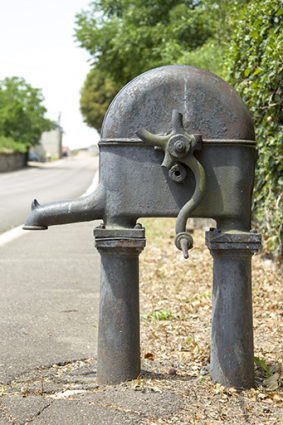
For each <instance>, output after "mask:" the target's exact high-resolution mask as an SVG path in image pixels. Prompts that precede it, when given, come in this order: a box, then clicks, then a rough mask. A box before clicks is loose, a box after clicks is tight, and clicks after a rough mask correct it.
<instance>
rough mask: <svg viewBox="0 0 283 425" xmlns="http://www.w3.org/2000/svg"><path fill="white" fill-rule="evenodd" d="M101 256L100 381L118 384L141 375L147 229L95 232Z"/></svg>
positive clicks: (98, 379)
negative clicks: (143, 256) (141, 269)
mask: <svg viewBox="0 0 283 425" xmlns="http://www.w3.org/2000/svg"><path fill="white" fill-rule="evenodd" d="M94 234H95V245H96V247H97V248H98V251H99V253H100V255H101V284H100V304H99V325H98V363H97V381H98V383H99V384H104V385H105V384H117V383H120V382H124V381H127V380H130V379H136V378H137V376H138V375H139V373H140V314H139V258H138V257H139V254H140V252H141V251H142V249H143V247H144V246H145V238H144V229H132V230H127V229H123V230H115V229H114V230H113V229H111V230H110V229H109V230H108V229H101V228H98V229H95V230H94Z"/></svg>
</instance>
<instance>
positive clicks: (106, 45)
mask: <svg viewBox="0 0 283 425" xmlns="http://www.w3.org/2000/svg"><path fill="white" fill-rule="evenodd" d="M90 7H91V9H90V10H89V11H83V12H81V13H80V14H77V16H76V29H75V35H76V38H77V40H78V42H79V43H80V46H81V47H84V48H85V49H87V50H88V52H89V53H90V54H91V55H92V57H93V59H94V64H95V67H97V68H99V70H100V71H102V72H103V73H105V74H106V75H108V76H110V77H111V78H112V79H113V81H115V83H116V84H118V85H124V84H126V83H127V82H128V81H130V80H131V79H133V78H134V77H136V76H137V75H139V74H141V73H142V72H144V71H147V70H149V69H152V68H155V67H157V66H160V65H168V64H172V63H176V62H177V61H178V59H179V58H180V57H181V56H182V54H183V52H184V51H188V50H193V49H196V48H198V47H200V46H202V45H203V44H204V43H205V42H206V41H207V40H208V38H209V37H211V36H212V35H213V29H212V28H211V26H210V25H209V24H208V20H207V16H206V14H205V13H204V10H203V8H202V7H201V2H200V1H197V0H166V1H160V0H147V1H144V0H131V1H130V0H119V1H118V0H116V1H112V0H97V1H93V2H91V3H90Z"/></svg>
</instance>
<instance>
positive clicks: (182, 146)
mask: <svg viewBox="0 0 283 425" xmlns="http://www.w3.org/2000/svg"><path fill="white" fill-rule="evenodd" d="M174 146H175V149H176V151H177V152H180V153H182V152H184V151H185V150H186V145H185V143H184V142H183V141H182V140H177V141H176V142H175V145H174Z"/></svg>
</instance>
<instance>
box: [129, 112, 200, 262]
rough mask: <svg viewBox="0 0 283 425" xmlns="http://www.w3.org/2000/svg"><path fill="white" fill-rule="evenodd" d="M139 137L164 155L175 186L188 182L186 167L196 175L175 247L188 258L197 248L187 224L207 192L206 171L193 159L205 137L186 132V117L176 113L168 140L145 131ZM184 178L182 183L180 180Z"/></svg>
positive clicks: (177, 231) (178, 229)
mask: <svg viewBox="0 0 283 425" xmlns="http://www.w3.org/2000/svg"><path fill="white" fill-rule="evenodd" d="M136 134H137V136H139V137H140V138H141V139H142V140H144V141H145V142H147V143H149V144H150V145H152V146H154V147H159V148H161V149H162V150H163V151H164V159H163V162H162V164H161V167H164V168H168V169H169V173H168V175H169V177H170V178H171V179H172V180H173V181H174V182H177V183H180V182H181V181H184V179H185V177H186V175H187V173H186V169H185V168H184V165H186V166H187V167H188V168H189V169H190V170H191V171H192V173H193V175H194V179H195V190H194V193H193V195H192V196H191V198H190V199H189V200H188V201H187V202H186V204H185V205H184V206H183V207H182V208H181V210H180V212H179V214H178V216H177V221H176V238H175V246H176V247H177V248H178V249H180V250H181V251H183V255H184V258H188V250H189V249H191V248H192V246H193V244H192V242H191V239H192V237H191V235H189V234H187V233H186V224H187V220H188V218H189V217H190V215H191V213H192V212H193V211H194V210H195V209H196V207H197V206H198V205H199V204H200V203H201V201H202V200H203V197H204V194H205V189H206V177H205V172H204V169H203V167H202V165H201V164H200V163H199V162H198V161H197V160H196V158H195V157H194V155H193V154H194V151H195V150H200V149H201V147H202V145H201V135H198V137H195V136H194V135H192V134H188V133H187V132H186V131H185V129H184V124H183V115H182V114H180V112H178V111H176V110H175V109H174V110H173V113H172V131H171V132H170V133H169V134H167V135H166V136H162V135H156V134H152V133H150V132H149V131H147V130H146V129H144V128H142V129H140V130H138V131H137V132H136ZM176 167H177V169H176ZM181 167H182V168H181ZM172 169H173V171H172ZM180 170H181V171H180ZM181 176H182V179H181V178H178V177H181Z"/></svg>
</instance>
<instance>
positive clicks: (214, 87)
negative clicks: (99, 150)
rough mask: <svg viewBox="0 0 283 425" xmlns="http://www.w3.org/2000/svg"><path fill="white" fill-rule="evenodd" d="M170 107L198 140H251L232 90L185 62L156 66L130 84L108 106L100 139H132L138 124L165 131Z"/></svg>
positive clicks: (249, 124) (244, 112) (244, 109)
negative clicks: (197, 135)
mask: <svg viewBox="0 0 283 425" xmlns="http://www.w3.org/2000/svg"><path fill="white" fill-rule="evenodd" d="M173 109H176V110H177V111H179V112H180V113H181V114H183V117H184V126H185V128H186V131H188V132H189V133H192V134H196V133H199V134H201V135H202V137H203V139H206V140H211V139H212V140H213V139H218V141H219V139H226V140H227V139H230V140H233V139H234V140H243V141H244V140H250V141H252V140H255V135H254V127H253V123H252V120H251V116H250V114H249V111H248V109H247V107H246V106H245V104H244V102H243V101H242V99H241V97H240V96H239V95H238V94H237V93H236V91H235V90H234V89H233V88H232V87H231V86H230V85H229V84H228V83H226V82H225V81H224V80H222V79H221V78H219V77H217V76H216V75H214V74H212V73H211V72H208V71H205V70H203V69H200V68H196V67H191V66H185V65H170V66H164V67H160V68H155V69H153V70H151V71H147V72H145V73H143V74H141V75H139V76H138V77H136V78H135V79H133V80H132V81H131V82H129V83H128V84H127V85H126V86H125V87H124V88H123V89H122V90H121V91H120V92H119V93H118V94H117V96H116V97H115V98H114V100H113V101H112V103H111V105H110V106H109V108H108V111H107V113H106V115H105V118H104V121H103V126H102V139H119V138H136V137H137V136H136V135H135V132H136V130H138V129H139V128H141V127H145V128H146V129H147V130H148V131H150V132H152V133H155V134H166V133H168V132H169V131H170V130H171V128H170V126H171V117H172V111H173Z"/></svg>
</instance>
